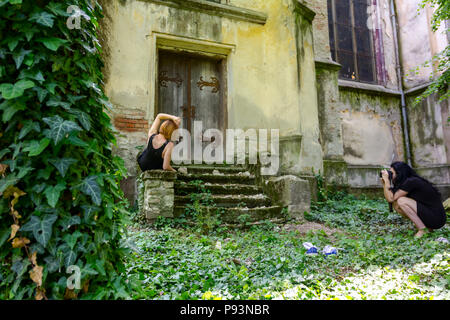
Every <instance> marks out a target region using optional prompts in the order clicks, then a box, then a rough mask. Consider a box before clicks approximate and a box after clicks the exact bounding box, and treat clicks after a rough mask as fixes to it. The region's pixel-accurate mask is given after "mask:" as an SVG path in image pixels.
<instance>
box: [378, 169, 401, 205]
mask: <svg viewBox="0 0 450 320" xmlns="http://www.w3.org/2000/svg"><path fill="white" fill-rule="evenodd" d="M383 171H384V170H383ZM381 181H382V182H383V192H384V197H385V198H386V200H387V202H389V203H392V202H394V201H397V200H398V198H400V197H405V196H406V195H407V194H408V192H406V191H404V190H397V191H396V192H395V194H394V193H393V192H392V191H391V182H390V181H389V175H388V174H387V172H386V174H385V173H384V172H383V175H382V178H381Z"/></svg>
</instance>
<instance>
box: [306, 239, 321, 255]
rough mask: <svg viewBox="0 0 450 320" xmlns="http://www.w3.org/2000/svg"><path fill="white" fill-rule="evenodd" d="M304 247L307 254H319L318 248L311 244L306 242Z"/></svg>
mask: <svg viewBox="0 0 450 320" xmlns="http://www.w3.org/2000/svg"><path fill="white" fill-rule="evenodd" d="M303 246H304V247H305V249H306V250H307V251H306V254H318V253H319V252H318V250H317V248H316V247H315V246H314V245H313V244H312V243H311V242H304V243H303Z"/></svg>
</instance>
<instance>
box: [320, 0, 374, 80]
mask: <svg viewBox="0 0 450 320" xmlns="http://www.w3.org/2000/svg"><path fill="white" fill-rule="evenodd" d="M368 9H369V2H368V0H328V27H329V31H330V49H331V56H332V58H333V60H334V61H336V62H338V63H340V64H341V65H342V69H341V71H340V72H339V77H340V78H342V79H346V80H353V81H360V82H367V83H375V82H376V66H375V58H374V48H373V47H374V44H373V33H372V31H371V30H370V29H369V27H368V19H369V14H368Z"/></svg>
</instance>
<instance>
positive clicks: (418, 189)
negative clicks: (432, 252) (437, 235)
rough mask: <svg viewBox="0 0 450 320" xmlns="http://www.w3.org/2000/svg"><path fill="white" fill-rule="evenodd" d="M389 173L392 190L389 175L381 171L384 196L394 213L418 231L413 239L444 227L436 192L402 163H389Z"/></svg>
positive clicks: (438, 195) (441, 209)
mask: <svg viewBox="0 0 450 320" xmlns="http://www.w3.org/2000/svg"><path fill="white" fill-rule="evenodd" d="M391 171H392V181H393V184H394V185H393V186H391V185H390V182H389V174H388V172H387V171H386V170H383V171H382V178H381V179H382V181H383V187H384V196H385V198H386V200H387V201H388V202H389V203H393V207H394V209H395V211H397V212H398V213H400V214H401V215H402V216H404V217H405V218H407V219H409V220H411V221H412V222H413V223H414V225H415V226H416V228H417V229H418V231H417V233H416V235H415V237H416V238H420V237H421V236H423V235H424V234H425V233H426V232H427V228H428V230H433V229H439V228H441V227H443V226H444V225H445V222H446V219H447V217H446V214H445V209H444V206H443V205H442V199H441V194H440V193H439V191H438V190H437V189H436V188H435V187H434V186H433V185H432V184H431V183H430V182H429V181H428V180H426V179H424V178H422V177H420V176H419V175H418V174H417V173H416V172H415V171H414V170H413V169H412V168H411V167H410V166H409V165H407V164H406V163H404V162H400V161H398V162H394V163H392V164H391Z"/></svg>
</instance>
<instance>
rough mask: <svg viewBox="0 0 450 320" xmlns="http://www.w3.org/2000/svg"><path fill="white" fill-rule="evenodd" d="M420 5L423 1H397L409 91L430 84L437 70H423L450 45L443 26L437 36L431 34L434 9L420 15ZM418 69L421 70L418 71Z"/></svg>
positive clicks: (429, 68)
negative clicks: (426, 63) (425, 64)
mask: <svg viewBox="0 0 450 320" xmlns="http://www.w3.org/2000/svg"><path fill="white" fill-rule="evenodd" d="M421 2H422V1H421V0H396V1H395V3H396V7H397V15H398V24H399V27H400V42H401V55H402V67H403V70H404V72H405V74H406V76H405V79H404V85H405V87H406V88H413V87H416V86H418V85H420V84H423V83H426V82H429V78H430V75H431V74H432V71H433V68H435V66H433V65H428V66H424V65H423V64H424V63H425V62H426V61H429V60H430V59H431V58H432V57H433V56H434V55H435V54H437V53H439V52H441V51H442V50H443V49H444V48H445V47H446V46H447V44H448V40H447V35H446V33H445V32H444V30H445V26H444V25H442V26H441V28H440V30H438V31H436V32H433V31H432V30H431V17H432V15H433V9H432V8H431V7H430V6H429V5H426V7H425V8H424V9H421V10H420V11H417V10H418V9H419V4H420V3H421ZM417 67H419V69H418V70H417V69H416V68H417ZM414 71H415V72H414Z"/></svg>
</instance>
